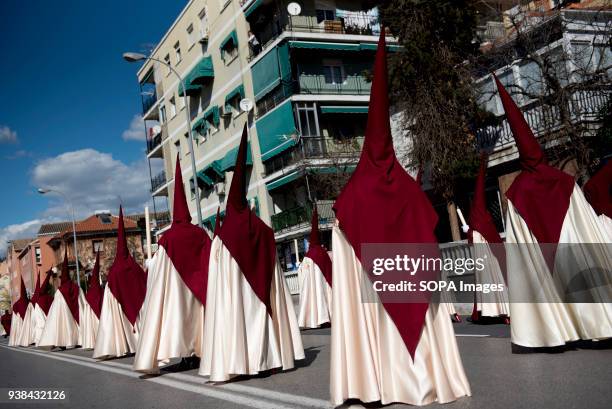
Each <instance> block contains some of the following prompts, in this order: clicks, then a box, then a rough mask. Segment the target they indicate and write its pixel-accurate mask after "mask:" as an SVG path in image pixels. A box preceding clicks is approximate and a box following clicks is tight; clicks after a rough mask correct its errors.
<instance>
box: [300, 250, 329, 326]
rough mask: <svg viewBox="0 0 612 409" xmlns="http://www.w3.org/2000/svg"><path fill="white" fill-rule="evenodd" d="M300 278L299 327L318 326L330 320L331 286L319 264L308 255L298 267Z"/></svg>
mask: <svg viewBox="0 0 612 409" xmlns="http://www.w3.org/2000/svg"><path fill="white" fill-rule="evenodd" d="M298 278H299V280H300V311H299V314H298V324H299V326H300V328H319V327H320V326H321V325H323V324H327V323H329V322H330V316H331V313H330V310H331V292H332V289H331V286H330V285H329V283H328V282H327V280H325V277H324V276H323V272H322V271H321V269H320V268H319V266H318V265H317V264H316V263H315V262H314V261H313V260H312V259H311V258H309V257H304V260H302V264H300V268H299V269H298Z"/></svg>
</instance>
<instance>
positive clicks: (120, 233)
mask: <svg viewBox="0 0 612 409" xmlns="http://www.w3.org/2000/svg"><path fill="white" fill-rule="evenodd" d="M117 224H118V226H117V252H116V253H115V259H119V258H123V259H126V258H128V257H129V255H130V251H129V250H128V245H127V239H126V237H125V225H124V223H123V207H122V206H119V221H118V222H117Z"/></svg>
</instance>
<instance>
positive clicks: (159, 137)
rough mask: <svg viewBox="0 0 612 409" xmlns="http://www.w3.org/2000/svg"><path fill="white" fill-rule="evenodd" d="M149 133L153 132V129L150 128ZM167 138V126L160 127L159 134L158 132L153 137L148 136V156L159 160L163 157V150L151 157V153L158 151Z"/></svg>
mask: <svg viewBox="0 0 612 409" xmlns="http://www.w3.org/2000/svg"><path fill="white" fill-rule="evenodd" d="M149 131H150V132H153V128H149ZM167 136H168V126H167V125H166V124H162V125H160V128H159V132H157V133H156V134H153V136H147V154H149V156H150V157H157V158H161V157H163V154H162V150H161V149H159V150H158V151H157V152H155V154H152V155H151V153H152V152H154V151H156V149H157V148H158V147H159V146H160V145H161V143H162V142H163V141H164V140H165V139H166V138H167Z"/></svg>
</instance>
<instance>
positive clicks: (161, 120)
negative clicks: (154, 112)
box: [159, 104, 167, 124]
mask: <svg viewBox="0 0 612 409" xmlns="http://www.w3.org/2000/svg"><path fill="white" fill-rule="evenodd" d="M166 119H167V118H166V106H165V105H163V104H162V105H161V106H160V108H159V123H160V124H163V123H165V122H166Z"/></svg>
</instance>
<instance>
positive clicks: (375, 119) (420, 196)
mask: <svg viewBox="0 0 612 409" xmlns="http://www.w3.org/2000/svg"><path fill="white" fill-rule="evenodd" d="M384 33H385V30H384V29H381V35H380V39H379V42H378V50H377V52H376V59H375V63H374V79H373V81H372V88H371V93H370V105H369V109H368V124H367V128H366V135H365V142H364V145H363V151H362V153H361V157H360V159H359V164H358V165H357V168H356V169H355V172H354V173H353V175H352V176H351V178H350V180H349V181H348V183H347V185H346V186H345V187H344V189H343V191H342V193H341V194H340V196H339V197H338V199H337V200H336V203H335V204H334V211H335V213H336V218H337V219H338V221H339V222H340V229H341V230H342V231H343V233H344V234H345V236H346V238H347V239H348V241H349V242H350V243H351V245H352V247H353V251H354V252H355V255H356V256H357V257H358V258H359V259H360V260H361V262H362V263H363V262H364V260H363V259H362V257H361V246H362V244H367V243H436V237H435V235H434V228H435V226H436V223H437V221H438V217H437V215H436V212H435V211H434V209H433V207H432V206H431V203H430V202H429V200H428V199H427V196H426V195H425V193H424V192H423V191H422V190H421V188H420V186H419V185H418V184H417V183H416V182H415V180H414V179H413V178H412V177H411V176H410V175H409V174H408V173H406V171H405V170H404V169H403V168H402V166H401V164H400V163H399V162H398V160H397V158H396V156H395V152H394V150H393V141H392V138H391V126H390V120H389V97H388V95H389V90H388V85H387V52H386V49H385V45H386V44H385V36H384ZM417 274H418V273H417ZM370 278H372V279H373V278H374V277H373V276H371V277H370ZM425 296H429V294H425ZM427 299H429V298H427ZM383 305H384V307H385V309H386V311H387V312H388V313H389V315H390V317H391V319H392V320H393V322H394V323H395V325H396V327H397V329H398V331H399V333H400V335H401V336H402V339H403V341H404V343H405V345H406V348H407V350H408V352H409V353H410V355H411V356H414V352H415V350H416V346H417V344H418V342H419V339H420V336H421V330H422V328H423V324H424V322H425V313H426V312H427V309H428V307H429V304H428V303H410V304H403V303H391V302H383Z"/></svg>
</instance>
